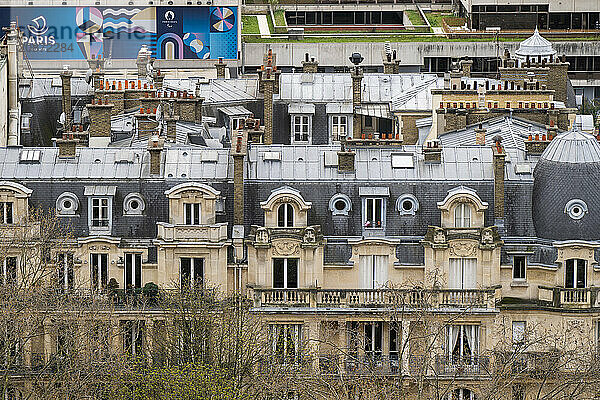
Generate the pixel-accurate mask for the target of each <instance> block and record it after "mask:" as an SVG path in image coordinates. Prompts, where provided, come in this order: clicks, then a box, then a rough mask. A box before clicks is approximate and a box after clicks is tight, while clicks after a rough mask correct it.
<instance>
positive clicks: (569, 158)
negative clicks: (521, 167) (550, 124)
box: [541, 124, 600, 164]
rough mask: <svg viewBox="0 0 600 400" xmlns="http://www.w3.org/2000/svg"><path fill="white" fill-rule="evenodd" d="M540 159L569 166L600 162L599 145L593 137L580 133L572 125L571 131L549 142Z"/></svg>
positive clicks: (575, 126)
mask: <svg viewBox="0 0 600 400" xmlns="http://www.w3.org/2000/svg"><path fill="white" fill-rule="evenodd" d="M541 159H542V160H547V161H554V162H559V163H570V164H581V163H596V162H600V144H598V140H597V139H596V138H595V137H594V136H592V135H590V134H588V133H584V132H581V131H580V130H579V127H578V126H577V125H576V124H574V127H573V129H572V130H571V131H569V132H564V133H561V134H560V135H558V136H557V137H556V138H554V140H552V142H550V144H549V145H548V147H547V148H546V150H544V152H543V153H542V155H541Z"/></svg>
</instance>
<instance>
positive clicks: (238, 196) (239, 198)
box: [231, 129, 248, 225]
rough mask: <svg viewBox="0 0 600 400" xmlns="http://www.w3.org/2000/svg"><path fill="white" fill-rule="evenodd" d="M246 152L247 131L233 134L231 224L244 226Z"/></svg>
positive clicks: (243, 130)
mask: <svg viewBox="0 0 600 400" xmlns="http://www.w3.org/2000/svg"><path fill="white" fill-rule="evenodd" d="M247 150H248V131H247V130H246V129H242V130H238V131H236V132H235V136H234V137H233V141H232V143H231V154H232V156H233V224H234V225H243V224H244V157H246V154H247Z"/></svg>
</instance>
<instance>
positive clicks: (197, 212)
mask: <svg viewBox="0 0 600 400" xmlns="http://www.w3.org/2000/svg"><path fill="white" fill-rule="evenodd" d="M193 209H194V225H200V204H198V203H196V204H194V207H193Z"/></svg>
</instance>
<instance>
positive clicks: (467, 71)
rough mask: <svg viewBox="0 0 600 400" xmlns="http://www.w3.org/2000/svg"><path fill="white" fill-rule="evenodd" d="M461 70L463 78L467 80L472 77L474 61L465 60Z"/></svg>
mask: <svg viewBox="0 0 600 400" xmlns="http://www.w3.org/2000/svg"><path fill="white" fill-rule="evenodd" d="M460 69H461V71H462V76H465V77H467V78H470V77H471V70H472V69H473V60H469V59H468V58H467V59H464V60H461V61H460Z"/></svg>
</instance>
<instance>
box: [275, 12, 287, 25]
mask: <svg viewBox="0 0 600 400" xmlns="http://www.w3.org/2000/svg"><path fill="white" fill-rule="evenodd" d="M273 15H274V16H275V23H276V24H277V25H278V26H285V25H286V23H285V12H284V11H283V10H276V11H274V12H273Z"/></svg>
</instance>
